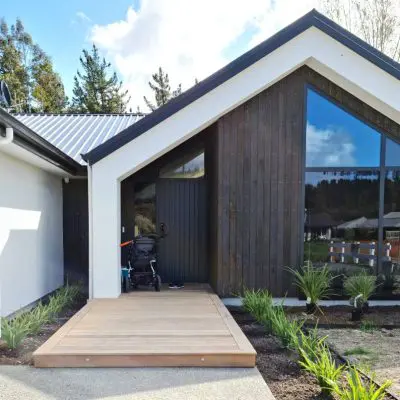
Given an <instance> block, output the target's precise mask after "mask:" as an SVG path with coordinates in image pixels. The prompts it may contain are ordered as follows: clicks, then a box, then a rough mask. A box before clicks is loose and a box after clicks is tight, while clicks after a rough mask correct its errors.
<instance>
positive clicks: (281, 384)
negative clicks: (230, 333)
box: [229, 307, 400, 400]
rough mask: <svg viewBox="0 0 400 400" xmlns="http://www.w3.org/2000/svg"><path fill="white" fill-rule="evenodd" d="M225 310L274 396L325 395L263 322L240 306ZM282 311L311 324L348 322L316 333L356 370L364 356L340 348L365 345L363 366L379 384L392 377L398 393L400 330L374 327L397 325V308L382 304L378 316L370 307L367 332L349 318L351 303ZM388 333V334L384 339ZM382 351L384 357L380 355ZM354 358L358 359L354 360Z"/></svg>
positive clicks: (316, 398) (313, 399)
mask: <svg viewBox="0 0 400 400" xmlns="http://www.w3.org/2000/svg"><path fill="white" fill-rule="evenodd" d="M229 311H230V312H231V314H232V316H233V318H234V319H235V320H236V322H237V323H238V325H239V326H240V327H241V329H242V330H243V332H244V334H245V335H246V336H247V338H248V339H249V340H250V342H251V344H252V345H253V347H254V348H255V350H256V351H257V358H256V366H257V368H258V370H259V371H260V373H261V375H262V376H263V378H264V380H265V381H266V382H267V384H268V386H269V388H270V389H271V392H272V394H273V395H274V396H275V398H276V399H279V400H281V399H282V400H322V399H325V397H324V396H323V395H322V394H321V390H320V387H319V385H318V384H317V381H316V380H315V378H314V377H313V376H311V375H310V374H308V373H307V372H305V371H304V370H302V369H301V368H300V367H299V366H298V364H297V360H298V356H297V354H295V353H294V352H293V351H290V350H288V349H285V348H283V347H282V346H281V344H280V343H279V342H278V340H277V339H276V338H275V337H274V336H272V335H269V334H266V332H265V329H264V327H263V326H261V325H260V324H258V323H257V322H255V321H254V319H253V318H252V316H251V315H250V314H248V313H246V312H244V311H243V310H242V309H241V308H236V307H235V308H229ZM285 311H287V313H288V315H291V316H292V317H294V318H303V319H306V320H307V321H308V322H309V323H310V325H315V323H316V322H317V321H318V322H319V323H322V320H324V321H325V323H326V324H328V325H330V326H333V327H334V326H335V325H338V324H340V325H342V324H343V325H347V324H348V325H349V326H350V327H349V328H336V329H335V328H324V329H320V332H321V335H323V336H325V335H328V336H329V338H328V343H329V345H330V346H331V347H332V348H333V349H334V350H335V351H336V352H337V353H338V354H340V355H341V356H344V358H345V359H346V358H347V359H348V361H350V362H351V363H352V364H355V365H357V366H359V367H361V369H362V367H363V366H365V365H367V363H365V361H366V359H365V358H364V359H363V358H362V356H363V355H361V356H360V355H358V356H357V355H353V354H351V355H349V356H348V357H347V356H346V355H345V354H344V353H346V350H349V349H350V353H352V351H351V350H352V349H354V348H356V347H357V344H358V345H364V346H365V347H367V348H368V349H370V351H371V353H369V352H368V349H367V353H368V354H367V355H369V356H370V359H369V361H370V363H369V364H368V365H369V366H371V367H372V368H371V371H373V372H376V374H377V377H376V381H377V382H378V383H379V382H380V381H384V380H385V379H391V380H393V381H394V385H393V387H392V388H391V389H390V392H392V393H394V394H398V392H397V390H398V387H397V383H400V368H399V367H400V365H399V362H400V361H399V360H400V330H398V329H393V330H390V329H386V328H383V329H382V328H377V326H380V325H390V322H391V321H392V325H395V324H396V325H397V321H399V319H400V318H399V314H400V308H398V307H393V308H392V307H390V309H386V308H384V309H383V313H382V314H381V315H380V316H379V311H377V310H375V309H373V310H371V312H370V313H368V316H365V317H364V319H367V320H370V317H371V316H373V318H372V320H373V321H374V322H373V324H372V326H373V330H372V331H370V332H365V331H361V330H359V329H357V328H358V327H359V325H360V323H358V324H356V323H351V322H350V321H349V317H350V308H347V307H335V308H331V307H329V309H325V310H324V309H323V310H322V314H321V312H319V314H318V313H317V314H316V315H315V316H308V315H307V314H305V313H304V312H303V310H302V309H301V308H287V309H285ZM332 311H333V312H332ZM331 313H332V314H331ZM321 315H322V318H321ZM335 316H336V317H338V318H337V320H335ZM392 318H393V319H392ZM335 321H336V324H335ZM388 338H390V339H389V340H386V339H388ZM394 347H396V348H394ZM371 349H372V350H371ZM373 349H374V350H373ZM381 349H382V351H381ZM390 349H392V351H390ZM356 352H357V351H356ZM377 353H381V354H380V356H379V357H378V358H376V356H377V355H376V354H377ZM385 354H387V355H388V357H386V358H385ZM367 355H365V357H366V356H367ZM357 357H360V358H359V359H358V358H357ZM362 362H364V364H362ZM373 363H375V364H373ZM374 365H375V367H374ZM367 371H368V370H367ZM386 398H387V400H389V399H390V400H393V398H394V397H392V396H390V395H388V396H387V397H386Z"/></svg>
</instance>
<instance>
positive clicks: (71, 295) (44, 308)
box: [1, 285, 81, 350]
mask: <svg viewBox="0 0 400 400" xmlns="http://www.w3.org/2000/svg"><path fill="white" fill-rule="evenodd" d="M80 293H81V286H80V285H66V286H64V287H62V288H60V289H58V290H57V291H56V292H55V293H54V294H53V295H52V296H50V297H49V299H48V302H47V303H42V302H39V303H38V304H37V305H36V306H35V307H34V308H33V309H32V310H30V311H27V312H22V313H18V314H17V315H15V316H14V317H13V318H11V319H8V318H2V319H1V339H2V340H3V341H4V342H5V343H6V345H7V347H8V348H9V349H12V350H14V349H16V348H18V346H19V345H20V344H21V342H22V341H23V340H24V339H25V338H26V337H27V336H28V335H35V334H37V333H38V332H39V331H40V329H41V328H42V326H43V325H45V324H46V323H49V322H52V321H54V320H55V318H56V317H57V316H58V315H59V314H60V313H61V312H62V311H63V310H64V309H66V308H68V307H70V306H72V305H73V304H74V302H75V301H76V299H77V298H78V296H79V295H80Z"/></svg>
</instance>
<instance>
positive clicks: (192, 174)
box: [160, 151, 204, 178]
mask: <svg viewBox="0 0 400 400" xmlns="http://www.w3.org/2000/svg"><path fill="white" fill-rule="evenodd" d="M202 176H204V151H201V152H197V153H195V154H193V153H192V154H190V155H188V156H186V157H184V158H181V159H179V160H177V161H175V162H173V163H171V164H168V165H167V166H165V167H164V168H163V169H162V170H161V172H160V178H201V177H202Z"/></svg>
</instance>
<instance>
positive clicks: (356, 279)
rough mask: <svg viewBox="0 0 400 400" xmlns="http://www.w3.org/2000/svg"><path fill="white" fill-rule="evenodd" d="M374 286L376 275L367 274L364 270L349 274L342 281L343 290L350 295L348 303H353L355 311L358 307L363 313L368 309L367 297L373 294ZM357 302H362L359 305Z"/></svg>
mask: <svg viewBox="0 0 400 400" xmlns="http://www.w3.org/2000/svg"><path fill="white" fill-rule="evenodd" d="M376 287H377V286H376V276H374V275H369V274H368V273H367V272H365V271H364V272H362V273H360V274H357V275H352V276H349V277H348V278H347V279H346V280H345V282H344V291H345V293H346V294H347V295H349V296H350V304H352V303H353V304H352V305H353V308H354V309H355V310H357V312H358V310H359V309H360V308H361V311H362V312H364V313H365V312H367V311H368V309H369V303H368V299H369V298H370V297H371V296H372V295H373V294H374V292H375V290H376ZM358 302H362V303H361V305H359V303H358Z"/></svg>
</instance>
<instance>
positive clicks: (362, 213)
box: [304, 171, 379, 270]
mask: <svg viewBox="0 0 400 400" xmlns="http://www.w3.org/2000/svg"><path fill="white" fill-rule="evenodd" d="M305 206H306V210H305V212H306V215H305V243H306V245H305V248H304V256H305V260H310V261H311V262H313V263H314V264H317V265H322V264H324V263H328V264H329V265H330V266H331V267H334V269H335V270H342V269H345V270H348V269H349V268H351V269H361V268H367V269H371V270H375V269H376V266H377V257H376V256H377V242H378V213H379V173H378V172H376V171H352V172H307V173H306V188H305Z"/></svg>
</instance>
